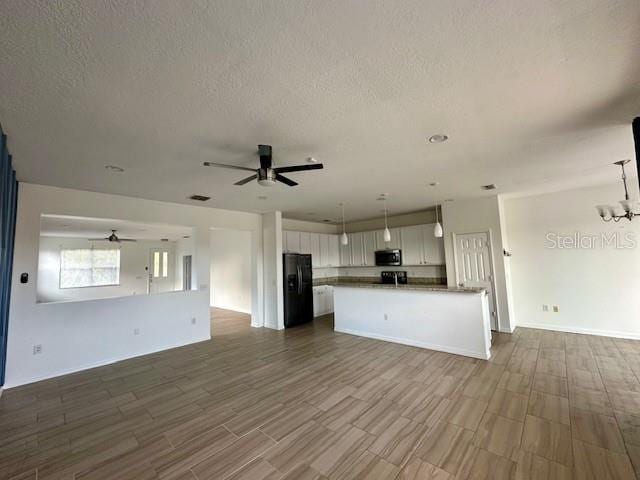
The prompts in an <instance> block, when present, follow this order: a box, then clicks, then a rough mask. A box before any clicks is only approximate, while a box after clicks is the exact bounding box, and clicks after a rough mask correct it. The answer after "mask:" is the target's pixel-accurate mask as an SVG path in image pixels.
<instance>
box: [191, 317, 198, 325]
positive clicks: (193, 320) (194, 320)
mask: <svg viewBox="0 0 640 480" xmlns="http://www.w3.org/2000/svg"><path fill="white" fill-rule="evenodd" d="M197 321H198V320H196V317H193V318H192V319H191V325H195V324H196V322H197Z"/></svg>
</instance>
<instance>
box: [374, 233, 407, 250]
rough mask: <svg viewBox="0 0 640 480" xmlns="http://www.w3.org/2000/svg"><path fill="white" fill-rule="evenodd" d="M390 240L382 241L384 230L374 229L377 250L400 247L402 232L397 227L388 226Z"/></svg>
mask: <svg viewBox="0 0 640 480" xmlns="http://www.w3.org/2000/svg"><path fill="white" fill-rule="evenodd" d="M389 232H390V233H391V241H390V242H385V241H384V230H376V246H377V250H393V249H396V248H402V234H401V233H400V229H399V228H390V229H389Z"/></svg>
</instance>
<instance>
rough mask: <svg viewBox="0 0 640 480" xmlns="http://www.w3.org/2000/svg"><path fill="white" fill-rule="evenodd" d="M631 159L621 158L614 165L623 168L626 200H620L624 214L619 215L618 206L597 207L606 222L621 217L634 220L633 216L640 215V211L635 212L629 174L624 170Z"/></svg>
mask: <svg viewBox="0 0 640 480" xmlns="http://www.w3.org/2000/svg"><path fill="white" fill-rule="evenodd" d="M630 161H631V160H619V161H617V162H613V164H614V165H620V168H621V169H622V184H623V185H624V200H620V205H622V209H623V210H624V214H622V215H617V214H616V207H612V206H609V205H598V206H596V209H597V210H598V214H599V215H600V218H602V220H604V221H605V222H610V221H611V220H613V221H614V222H619V221H620V219H621V218H626V219H627V220H629V221H631V220H633V217H634V216H636V215H640V212H634V211H633V206H634V203H636V202H634V201H633V200H631V199H630V198H629V190H628V189H627V175H626V173H625V171H624V166H625V165H626V164H627V163H629V162H630Z"/></svg>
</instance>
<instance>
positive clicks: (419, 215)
mask: <svg viewBox="0 0 640 480" xmlns="http://www.w3.org/2000/svg"><path fill="white" fill-rule="evenodd" d="M425 223H436V210H435V208H430V209H428V210H422V211H420V212H413V213H405V214H402V215H390V216H388V217H387V225H389V228H393V227H410V226H412V225H424V224H425ZM381 228H384V217H378V218H372V219H370V220H360V221H357V222H348V223H347V225H346V230H347V232H364V231H367V230H379V229H381ZM341 231H342V229H340V232H341Z"/></svg>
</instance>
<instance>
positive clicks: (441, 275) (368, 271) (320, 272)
mask: <svg viewBox="0 0 640 480" xmlns="http://www.w3.org/2000/svg"><path fill="white" fill-rule="evenodd" d="M389 270H391V271H393V270H400V271H406V272H407V277H409V279H410V280H411V279H412V278H415V279H426V280H424V281H429V280H428V279H433V281H434V283H436V284H440V283H446V282H447V270H446V268H445V267H444V266H431V265H430V266H424V267H341V268H314V269H313V278H334V277H336V278H351V277H357V278H360V277H367V278H372V277H376V278H380V272H383V271H389Z"/></svg>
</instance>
